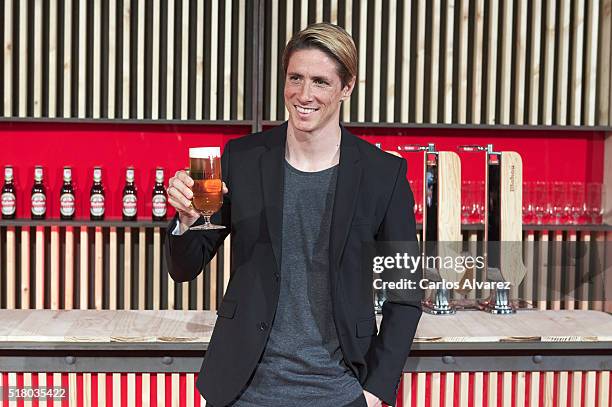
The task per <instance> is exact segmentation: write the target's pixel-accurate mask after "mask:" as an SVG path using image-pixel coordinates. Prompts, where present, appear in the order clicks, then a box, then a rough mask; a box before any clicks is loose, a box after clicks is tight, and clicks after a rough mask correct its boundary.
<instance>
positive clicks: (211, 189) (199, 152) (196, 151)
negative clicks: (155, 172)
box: [168, 147, 228, 231]
mask: <svg viewBox="0 0 612 407" xmlns="http://www.w3.org/2000/svg"><path fill="white" fill-rule="evenodd" d="M220 156H221V154H220V149H219V147H201V148H190V149H189V164H190V166H189V174H188V173H187V172H185V171H182V170H181V171H177V173H176V175H175V176H174V177H172V178H170V182H169V186H168V203H170V204H171V205H172V206H173V207H174V208H175V209H176V210H177V211H178V213H179V222H180V225H181V230H183V231H184V230H185V229H187V230H211V229H224V228H225V226H222V225H214V224H212V223H210V217H211V216H212V215H213V214H214V213H215V212H217V211H218V210H219V209H221V206H222V205H223V194H226V193H227V192H228V191H227V188H226V187H225V183H223V182H222V181H221V159H220ZM200 215H201V216H203V217H204V224H202V225H199V226H193V227H191V225H192V224H193V223H195V221H197V219H198V218H199V217H200Z"/></svg>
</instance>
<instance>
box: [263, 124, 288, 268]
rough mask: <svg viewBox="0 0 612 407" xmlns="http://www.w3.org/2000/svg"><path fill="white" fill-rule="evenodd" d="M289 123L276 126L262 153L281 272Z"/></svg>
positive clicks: (270, 225) (271, 230) (270, 223)
mask: <svg viewBox="0 0 612 407" xmlns="http://www.w3.org/2000/svg"><path fill="white" fill-rule="evenodd" d="M286 139H287V123H286V122H285V123H283V124H282V125H280V126H278V127H276V128H275V129H274V130H273V131H272V132H271V134H270V135H269V136H268V139H267V140H266V147H267V148H268V150H267V151H266V152H265V153H263V154H262V155H261V161H260V165H261V183H262V190H263V197H264V208H265V214H266V222H267V225H268V231H269V233H270V241H271V242H272V249H273V251H274V257H275V260H276V265H277V270H278V271H279V272H280V259H281V257H280V256H281V247H282V246H281V237H282V230H281V228H282V223H283V190H284V184H285V169H284V161H285V142H286Z"/></svg>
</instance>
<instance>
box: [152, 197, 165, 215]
mask: <svg viewBox="0 0 612 407" xmlns="http://www.w3.org/2000/svg"><path fill="white" fill-rule="evenodd" d="M166 210H167V208H166V196H165V195H161V194H159V195H155V196H153V216H157V217H162V216H166Z"/></svg>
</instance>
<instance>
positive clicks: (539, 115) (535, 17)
mask: <svg viewBox="0 0 612 407" xmlns="http://www.w3.org/2000/svg"><path fill="white" fill-rule="evenodd" d="M260 1H262V2H264V7H263V9H264V15H263V16H262V17H261V24H263V25H264V36H263V38H261V39H260V42H259V43H260V46H261V47H262V48H263V53H264V58H263V60H264V66H263V72H264V83H265V86H264V87H263V100H264V106H263V107H262V108H261V110H262V112H263V117H261V119H262V120H272V121H274V120H283V119H285V118H286V112H285V109H284V103H283V96H282V95H283V83H284V78H283V72H282V67H281V66H280V65H281V62H282V61H281V59H282V58H281V57H282V50H283V47H284V45H285V44H286V42H287V41H288V40H289V38H290V36H291V35H292V34H293V33H295V32H296V31H298V30H300V29H301V28H303V27H305V26H306V25H308V24H310V23H313V22H317V21H333V22H337V23H338V24H339V25H341V26H343V27H345V28H346V29H347V31H348V32H350V33H351V34H352V35H353V37H354V38H355V42H356V45H357V47H358V51H359V58H360V63H359V71H360V76H359V81H358V83H357V85H356V88H355V91H354V93H353V97H352V98H351V100H349V101H348V102H347V103H346V104H345V106H344V107H343V113H342V118H343V120H344V121H347V122H366V123H369V122H373V123H376V122H387V123H444V124H449V123H458V124H463V123H471V124H483V123H486V124H517V125H521V124H531V125H550V124H553V125H603V126H607V125H609V124H610V123H612V121H611V120H610V118H611V117H612V103H611V101H610V99H611V97H612V92H611V88H612V80H611V76H612V70H611V69H610V65H611V62H612V53H611V52H610V43H611V38H612V15H611V13H612V0H578V1H569V0H563V1H554V0H534V1H526V0H494V1H489V2H485V1H483V0H435V1H423V0H393V1H378V0H280V1H272V0H260ZM256 3H257V1H254V0H212V1H203V0H170V1H159V0H154V1H142V0H134V1H132V0H110V1H108V2H103V1H100V0H96V1H92V2H86V1H84V0H51V1H49V2H43V1H38V0H36V1H29V2H28V1H23V2H15V1H14V0H4V1H3V7H2V8H3V10H2V11H3V13H2V15H3V21H2V23H3V30H2V32H1V33H0V35H1V36H2V43H3V46H4V50H3V52H2V53H1V55H0V59H1V61H0V62H1V64H0V69H2V73H1V74H0V78H1V79H2V80H1V81H0V85H1V86H0V92H1V93H2V97H1V98H0V115H1V116H0V117H5V118H18V117H19V118H26V117H27V118H39V117H40V118H47V117H48V118H53V117H64V118H91V119H97V118H103V119H115V118H121V119H151V120H156V119H164V120H185V119H193V120H200V119H208V120H250V119H256V118H254V117H253V115H252V107H253V106H252V100H254V98H255V96H256V95H252V94H251V93H252V92H250V91H249V90H250V88H251V86H250V84H251V82H252V80H253V78H252V76H253V74H254V73H255V72H256V70H254V69H253V66H252V62H253V61H254V58H253V52H254V50H253V49H252V46H251V44H252V41H251V38H252V33H253V31H254V27H253V19H252V18H250V16H252V15H253V14H254V12H255V7H256V5H257V4H256Z"/></svg>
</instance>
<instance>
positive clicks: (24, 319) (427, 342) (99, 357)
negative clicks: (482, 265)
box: [0, 310, 612, 372]
mask: <svg viewBox="0 0 612 407" xmlns="http://www.w3.org/2000/svg"><path fill="white" fill-rule="evenodd" d="M215 320H216V313H215V311H178V310H177V311H173V310H162V311H152V310H151V311H136V310H133V311H132V310H129V311H127V310H117V311H111V310H102V311H98V310H61V311H55V310H0V371H9V372H10V371H27V372H36V371H58V372H59V371H66V372H109V371H114V372H147V371H149V372H198V371H199V369H200V366H201V363H202V358H203V356H204V352H205V350H206V349H207V347H208V342H209V340H210V337H211V334H212V330H213V327H214V324H215ZM378 322H379V323H380V317H379V320H378ZM570 370H571V371H574V370H582V371H595V370H606V371H610V370H612V315H610V314H607V313H604V312H600V311H586V310H572V311H570V310H564V311H540V310H529V311H527V310H525V311H518V312H517V313H516V314H513V315H491V314H488V313H485V312H481V311H461V312H457V314H455V315H446V316H433V315H429V314H423V316H422V318H421V322H420V323H419V327H418V330H417V334H416V337H415V339H414V342H413V344H412V350H411V352H410V355H409V357H408V359H407V360H406V362H405V366H404V371H406V372H440V371H449V372H452V371H454V372H467V371H570Z"/></svg>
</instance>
